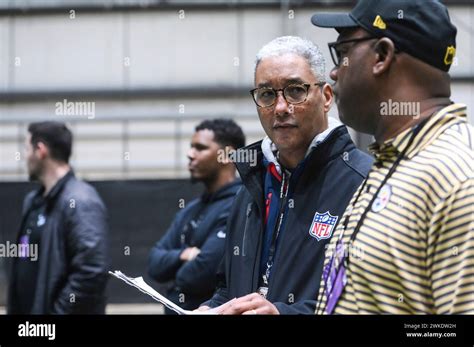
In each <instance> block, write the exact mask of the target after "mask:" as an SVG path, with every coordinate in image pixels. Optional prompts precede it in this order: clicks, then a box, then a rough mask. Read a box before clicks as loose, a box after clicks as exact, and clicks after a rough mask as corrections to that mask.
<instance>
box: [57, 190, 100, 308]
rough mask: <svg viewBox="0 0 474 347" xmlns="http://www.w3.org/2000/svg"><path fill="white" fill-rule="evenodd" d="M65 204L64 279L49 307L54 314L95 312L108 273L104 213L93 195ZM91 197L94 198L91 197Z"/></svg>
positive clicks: (98, 199)
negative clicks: (65, 266)
mask: <svg viewBox="0 0 474 347" xmlns="http://www.w3.org/2000/svg"><path fill="white" fill-rule="evenodd" d="M78 195H80V197H79V196H78V197H77V198H76V199H75V200H74V201H71V200H67V201H65V203H66V204H68V206H65V210H64V211H65V218H66V222H65V225H66V233H65V240H64V242H65V245H66V250H65V251H66V254H67V258H68V264H67V266H68V268H69V271H68V276H67V279H66V282H65V285H64V286H63V287H62V289H60V291H59V294H58V296H57V297H56V299H55V301H54V302H53V303H52V312H51V313H54V314H72V313H87V312H94V311H96V312H97V307H94V306H95V305H97V302H98V299H99V298H103V295H104V291H105V286H106V283H107V270H108V258H109V257H108V239H107V237H108V224H107V211H106V208H105V206H104V204H103V203H102V201H101V200H100V198H99V197H98V195H96V193H95V191H94V192H89V193H88V194H87V195H88V197H84V195H82V194H78ZM94 195H95V196H94Z"/></svg>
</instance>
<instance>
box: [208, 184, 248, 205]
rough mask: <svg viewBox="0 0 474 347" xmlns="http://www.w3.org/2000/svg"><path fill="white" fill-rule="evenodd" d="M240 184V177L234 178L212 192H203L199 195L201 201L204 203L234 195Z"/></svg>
mask: <svg viewBox="0 0 474 347" xmlns="http://www.w3.org/2000/svg"><path fill="white" fill-rule="evenodd" d="M241 185H242V181H241V180H240V179H236V180H235V181H233V182H231V183H228V184H226V185H225V186H223V187H221V188H220V189H218V190H217V191H215V192H214V193H207V192H204V193H203V194H202V195H201V201H202V202H204V203H210V202H213V201H216V200H221V199H225V198H227V197H229V196H231V195H235V194H236V193H237V190H239V188H240V186H241Z"/></svg>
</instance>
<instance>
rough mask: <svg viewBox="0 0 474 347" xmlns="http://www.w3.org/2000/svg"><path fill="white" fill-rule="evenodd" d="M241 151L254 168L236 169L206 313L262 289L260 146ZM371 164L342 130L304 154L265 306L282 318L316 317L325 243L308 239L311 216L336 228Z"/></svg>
mask: <svg viewBox="0 0 474 347" xmlns="http://www.w3.org/2000/svg"><path fill="white" fill-rule="evenodd" d="M242 150H244V151H257V165H256V166H254V167H252V166H251V165H250V164H249V163H245V162H240V163H236V166H237V168H238V171H239V173H240V176H241V178H242V181H243V184H244V186H245V188H246V189H242V190H241V191H240V192H239V193H238V195H237V196H236V198H235V202H234V205H233V208H232V211H231V214H230V216H229V220H228V223H227V238H226V252H225V258H224V260H223V262H222V263H221V265H220V267H219V271H218V274H217V277H218V287H217V290H216V292H215V294H214V296H213V297H212V299H211V300H209V301H207V302H205V303H204V304H203V305H207V306H210V307H216V306H219V305H221V304H223V303H225V302H227V301H228V300H230V299H232V298H236V297H241V296H244V295H247V294H250V293H253V292H256V291H257V289H258V287H259V284H260V283H261V281H260V278H261V276H260V275H261V273H260V258H261V252H262V242H263V234H264V208H265V205H264V187H263V177H264V175H265V166H264V164H263V153H262V151H261V142H257V143H255V144H252V145H250V146H247V147H246V148H244V149H242ZM371 164H372V158H371V157H370V156H368V155H367V154H365V153H363V152H362V151H360V150H358V149H357V148H356V147H355V145H354V143H353V142H352V140H351V138H350V136H349V133H348V132H347V129H346V127H345V126H339V127H337V128H335V129H334V130H333V131H332V132H331V133H330V134H329V135H328V136H327V137H326V139H325V140H323V141H322V142H321V143H319V144H318V145H317V146H316V147H315V148H314V149H313V150H312V152H311V153H310V154H309V155H308V156H307V158H306V163H305V166H304V169H303V172H302V174H301V176H300V177H299V179H298V180H297V182H296V183H295V184H296V185H295V186H294V187H293V196H292V199H293V206H292V208H288V212H287V215H286V217H285V222H284V224H283V225H282V230H281V232H280V235H279V238H278V244H277V249H276V253H275V258H274V263H273V267H272V272H271V276H270V280H269V285H268V294H267V300H269V301H270V302H272V303H273V304H274V305H275V306H276V307H277V309H278V311H279V312H280V313H281V314H313V313H314V310H315V305H316V298H317V295H318V291H319V282H320V278H321V274H322V267H323V262H324V256H325V246H326V244H328V242H329V238H327V239H321V240H318V239H317V238H315V237H313V236H312V235H311V234H310V228H313V227H314V224H313V220H314V219H315V217H316V213H319V214H325V213H326V212H329V213H330V214H331V215H332V216H337V217H338V220H337V222H339V221H340V218H341V217H342V214H343V212H344V210H345V208H346V206H347V204H348V203H349V201H350V199H351V197H352V195H353V193H354V192H355V190H356V189H357V187H358V186H359V185H360V184H361V183H362V181H363V180H364V178H365V177H366V175H367V173H368V171H369V169H370V166H371ZM290 184H291V183H290ZM290 189H291V188H290ZM333 228H335V226H334V227H333Z"/></svg>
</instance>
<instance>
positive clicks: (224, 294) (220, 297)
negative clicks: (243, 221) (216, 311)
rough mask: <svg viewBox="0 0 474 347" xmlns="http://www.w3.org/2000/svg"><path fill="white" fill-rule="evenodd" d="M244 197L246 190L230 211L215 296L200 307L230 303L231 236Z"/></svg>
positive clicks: (238, 196) (238, 197) (237, 196)
mask: <svg viewBox="0 0 474 347" xmlns="http://www.w3.org/2000/svg"><path fill="white" fill-rule="evenodd" d="M243 195H244V190H243V189H242V188H241V189H240V190H239V191H238V192H237V194H236V197H235V199H234V201H233V204H232V208H231V210H230V214H229V217H228V219H227V222H226V238H225V247H224V249H225V251H224V256H223V257H222V261H221V262H220V264H219V267H218V268H217V273H216V279H217V286H216V290H215V292H214V295H213V296H212V298H211V299H209V300H208V301H206V302H203V303H202V304H201V305H200V306H209V307H211V308H214V307H217V306H220V305H222V304H225V303H226V302H227V301H229V300H230V299H231V298H230V295H229V289H228V288H229V287H228V286H229V283H228V280H227V279H228V278H230V268H231V264H230V262H231V259H232V254H233V253H232V244H231V242H230V240H231V235H232V233H234V232H235V231H234V228H235V226H234V225H235V223H234V220H235V217H236V215H237V214H238V213H239V211H240V209H239V206H241V202H240V201H241V200H242V196H243Z"/></svg>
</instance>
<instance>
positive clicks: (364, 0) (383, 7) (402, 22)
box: [311, 0, 457, 72]
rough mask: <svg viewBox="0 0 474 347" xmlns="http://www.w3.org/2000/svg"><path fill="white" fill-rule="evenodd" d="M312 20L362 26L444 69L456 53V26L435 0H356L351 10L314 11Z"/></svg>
mask: <svg viewBox="0 0 474 347" xmlns="http://www.w3.org/2000/svg"><path fill="white" fill-rule="evenodd" d="M311 22H312V23H313V24H314V25H316V26H318V27H322V28H335V29H336V30H337V31H341V30H342V29H345V28H356V27H361V28H363V29H365V30H366V31H367V32H369V33H370V34H372V35H374V36H375V37H379V38H381V37H388V38H390V39H391V40H392V41H393V42H394V43H395V46H396V47H397V48H398V49H399V50H401V51H403V52H405V53H408V54H410V55H411V56H413V57H415V58H418V59H420V60H421V61H423V62H425V63H427V64H429V65H432V66H434V67H436V68H438V69H441V70H443V71H446V72H447V71H449V69H450V67H451V65H452V63H453V60H454V56H455V54H456V33H457V29H456V27H455V26H454V25H453V24H452V23H451V20H450V18H449V13H448V9H447V8H446V6H444V5H443V4H442V3H441V2H440V1H437V0H383V1H381V0H359V1H358V3H357V5H356V6H355V7H354V8H353V9H352V11H351V12H350V13H316V14H315V15H313V17H312V18H311Z"/></svg>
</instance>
